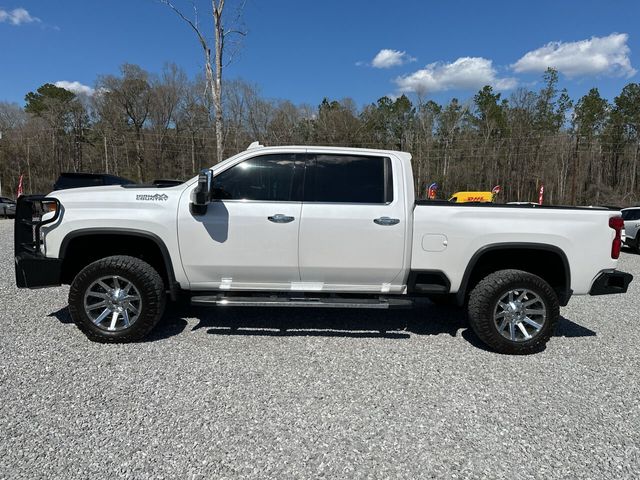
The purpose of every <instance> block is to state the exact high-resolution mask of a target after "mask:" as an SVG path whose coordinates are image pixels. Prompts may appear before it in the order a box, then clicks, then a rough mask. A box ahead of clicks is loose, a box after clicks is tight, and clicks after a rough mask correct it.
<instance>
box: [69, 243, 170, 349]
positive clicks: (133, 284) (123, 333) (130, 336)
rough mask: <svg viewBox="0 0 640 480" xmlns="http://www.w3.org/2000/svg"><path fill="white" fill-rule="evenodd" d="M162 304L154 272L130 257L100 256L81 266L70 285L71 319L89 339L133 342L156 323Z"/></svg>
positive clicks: (159, 283) (159, 282)
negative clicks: (83, 266) (96, 259)
mask: <svg viewBox="0 0 640 480" xmlns="http://www.w3.org/2000/svg"><path fill="white" fill-rule="evenodd" d="M164 305H165V288H164V283H163V281H162V278H161V277H160V275H159V274H158V272H157V271H156V270H155V269H154V268H153V267H152V266H151V265H149V264H148V263H146V262H143V261H142V260H140V259H138V258H134V257H128V256H120V255H119V256H113V257H107V258H103V259H101V260H98V261H96V262H93V263H91V264H90V265H88V266H87V267H85V268H84V269H83V270H82V271H80V273H78V275H76V278H75V279H74V280H73V283H72V284H71V289H70V290H69V311H70V313H71V318H72V319H73V321H74V322H75V324H76V325H77V326H78V328H79V329H80V330H82V332H83V333H84V334H85V335H86V336H87V337H89V339H91V340H93V341H96V342H103V343H124V342H133V341H136V340H140V339H142V338H144V337H145V336H146V335H147V334H148V333H149V332H150V331H151V330H152V329H153V327H155V326H156V324H157V323H158V321H159V320H160V318H161V317H162V313H163V311H164Z"/></svg>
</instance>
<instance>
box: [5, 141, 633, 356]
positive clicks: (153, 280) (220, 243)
mask: <svg viewBox="0 0 640 480" xmlns="http://www.w3.org/2000/svg"><path fill="white" fill-rule="evenodd" d="M413 185H414V181H413V175H412V169H411V155H410V154H408V153H404V152H396V151H385V150H368V149H355V148H334V147H307V146H298V147H295V146H293V147H268V148H265V147H262V146H260V145H258V144H255V143H254V144H252V145H251V146H250V147H249V149H248V150H246V151H244V152H241V153H239V154H238V155H235V156H233V157H231V158H229V159H228V160H226V161H224V162H222V163H220V164H218V165H215V166H214V167H212V168H211V169H207V170H204V171H203V172H202V173H201V174H200V176H199V177H196V178H193V179H191V180H189V181H187V182H185V183H184V184H181V185H177V186H175V185H174V186H167V185H149V186H141V185H118V186H102V187H93V188H83V189H72V190H65V191H56V192H54V193H52V194H50V195H49V196H48V197H23V198H21V200H20V201H19V202H18V212H17V218H16V247H15V248H16V279H17V284H18V286H19V287H29V288H35V287H43V286H49V285H59V284H70V285H71V288H70V292H69V309H70V313H71V317H72V318H73V320H74V321H75V323H76V324H77V325H78V327H79V328H80V329H81V330H82V331H83V332H84V333H85V334H86V335H87V336H88V337H89V338H90V339H92V340H96V341H101V342H128V341H134V340H139V339H141V338H143V337H144V336H145V335H147V334H148V333H149V332H150V331H151V329H153V327H154V326H155V325H156V323H157V322H158V321H159V319H160V318H161V316H162V312H163V309H164V305H165V298H166V297H167V296H168V297H170V298H172V299H174V298H176V297H177V296H178V295H180V294H186V295H189V296H190V297H191V302H192V303H193V304H196V305H204V306H232V305H242V306H248V305H253V306H260V307H266V306H279V307H282V306H291V307H303V306H312V307H349V308H394V307H406V306H410V305H412V304H413V302H414V300H415V299H417V298H421V297H423V298H424V297H429V298H432V299H434V300H438V299H445V298H446V299H451V300H454V301H455V302H456V303H457V304H458V305H459V306H461V307H462V306H466V308H467V309H468V314H469V320H470V324H471V326H472V328H473V329H474V331H475V332H476V333H477V335H478V336H479V338H480V339H482V340H483V341H484V342H485V343H486V344H487V345H489V346H490V347H491V348H493V349H494V350H497V351H499V352H505V353H516V354H524V353H530V352H534V351H537V350H539V349H540V348H542V347H543V346H544V344H545V343H546V342H547V341H548V340H549V338H550V337H551V336H552V334H553V332H554V329H555V327H556V325H557V323H558V321H559V309H560V306H563V305H566V304H567V302H568V301H569V298H570V297H571V296H572V295H586V294H591V295H600V294H607V293H624V292H626V290H627V286H628V284H629V282H630V281H631V279H632V276H631V275H629V274H627V273H623V272H619V271H617V270H616V266H617V263H618V260H617V259H618V255H619V252H620V246H621V232H622V228H623V223H622V218H621V217H620V214H619V212H615V211H609V210H593V209H587V208H563V207H549V206H536V207H535V208H531V207H529V206H520V205H497V204H490V203H486V204H456V203H449V202H447V201H416V200H415V193H414V189H413ZM36 211H46V212H47V213H46V214H44V215H43V216H42V217H41V219H39V220H38V219H36V220H35V221H32V216H33V214H34V212H36ZM425 321H428V319H427V318H425Z"/></svg>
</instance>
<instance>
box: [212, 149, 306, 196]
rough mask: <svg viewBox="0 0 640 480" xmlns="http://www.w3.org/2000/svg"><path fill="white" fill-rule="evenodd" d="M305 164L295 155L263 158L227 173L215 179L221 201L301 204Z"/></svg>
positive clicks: (216, 192) (237, 166) (215, 194)
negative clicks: (295, 202) (292, 202)
mask: <svg viewBox="0 0 640 480" xmlns="http://www.w3.org/2000/svg"><path fill="white" fill-rule="evenodd" d="M303 172H304V162H303V161H301V160H300V161H296V158H295V155H293V154H284V155H263V156H261V157H254V158H250V159H249V160H245V161H244V162H242V163H239V164H238V165H236V166H234V167H231V168H230V169H228V170H225V171H224V172H222V173H221V174H219V175H216V177H215V179H214V194H213V196H214V198H216V199H221V200H263V201H300V200H301V199H302V175H303Z"/></svg>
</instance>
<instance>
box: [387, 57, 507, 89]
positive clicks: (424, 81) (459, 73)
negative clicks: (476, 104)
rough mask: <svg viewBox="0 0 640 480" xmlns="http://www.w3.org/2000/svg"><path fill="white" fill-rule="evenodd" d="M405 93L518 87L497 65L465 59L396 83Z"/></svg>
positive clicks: (428, 68) (438, 64)
mask: <svg viewBox="0 0 640 480" xmlns="http://www.w3.org/2000/svg"><path fill="white" fill-rule="evenodd" d="M394 81H395V83H396V85H398V89H399V90H400V91H401V92H442V91H444V90H475V89H477V88H481V87H483V86H485V85H491V86H493V87H495V88H496V89H498V90H508V89H511V88H514V87H515V86H516V85H517V81H516V79H515V78H500V77H498V72H497V70H496V69H495V68H494V67H493V62H492V61H491V60H488V59H486V58H482V57H461V58H458V59H457V60H456V61H455V62H452V63H444V62H436V63H430V64H429V65H427V66H426V67H425V68H423V69H421V70H418V71H416V72H414V73H411V74H409V75H403V76H400V77H398V78H396V79H395V80H394Z"/></svg>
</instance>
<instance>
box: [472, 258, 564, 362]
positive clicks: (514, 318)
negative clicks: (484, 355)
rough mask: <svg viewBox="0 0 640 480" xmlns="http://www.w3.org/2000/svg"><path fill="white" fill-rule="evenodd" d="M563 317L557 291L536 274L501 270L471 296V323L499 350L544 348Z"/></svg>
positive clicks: (520, 351)
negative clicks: (561, 316)
mask: <svg viewBox="0 0 640 480" xmlns="http://www.w3.org/2000/svg"><path fill="white" fill-rule="evenodd" d="M559 318H560V306H559V304H558V297H557V295H556V293H555V292H554V290H553V289H552V288H551V287H550V286H549V284H548V283H547V282H545V281H544V280H543V279H542V278H540V277H538V276H537V275H533V274H531V273H528V272H523V271H521V270H500V271H498V272H495V273H492V274H490V275H488V276H487V277H486V278H485V279H483V280H482V281H481V282H480V283H478V285H476V287H475V288H474V289H473V291H472V292H471V295H470V297H469V323H470V325H471V328H473V331H474V332H475V333H476V334H477V335H478V337H479V338H480V340H482V341H483V342H484V343H486V344H487V345H488V346H489V347H491V348H492V349H493V350H495V351H497V352H500V353H508V354H516V355H526V354H529V353H534V352H537V351H539V350H541V349H542V348H543V347H544V345H545V344H546V343H547V342H548V341H549V339H550V338H551V336H552V335H553V333H554V332H555V329H556V326H557V324H558V321H559Z"/></svg>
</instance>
